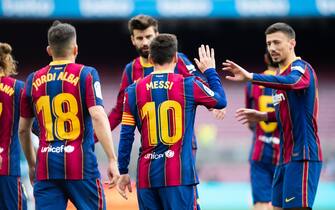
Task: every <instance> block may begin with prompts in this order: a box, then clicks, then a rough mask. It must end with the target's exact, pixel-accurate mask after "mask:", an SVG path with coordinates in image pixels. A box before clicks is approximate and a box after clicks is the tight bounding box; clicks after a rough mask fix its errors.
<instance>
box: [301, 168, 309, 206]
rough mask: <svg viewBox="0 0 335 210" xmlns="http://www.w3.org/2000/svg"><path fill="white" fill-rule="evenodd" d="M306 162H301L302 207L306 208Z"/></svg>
mask: <svg viewBox="0 0 335 210" xmlns="http://www.w3.org/2000/svg"><path fill="white" fill-rule="evenodd" d="M308 167H309V165H308V161H304V162H303V176H302V207H308Z"/></svg>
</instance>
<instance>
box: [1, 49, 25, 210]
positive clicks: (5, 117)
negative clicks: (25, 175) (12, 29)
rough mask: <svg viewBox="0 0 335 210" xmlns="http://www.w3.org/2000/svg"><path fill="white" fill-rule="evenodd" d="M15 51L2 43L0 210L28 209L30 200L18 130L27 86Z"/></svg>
mask: <svg viewBox="0 0 335 210" xmlns="http://www.w3.org/2000/svg"><path fill="white" fill-rule="evenodd" d="M11 52H12V48H11V46H10V45H9V44H7V43H0V125H1V126H0V135H1V138H0V194H1V196H0V209H13V210H15V209H18V210H21V209H27V199H26V196H25V193H24V190H23V187H22V183H21V180H20V176H21V175H20V142H19V135H18V126H19V118H20V98H21V97H20V96H21V92H22V90H23V86H24V83H23V82H22V81H19V80H16V79H14V78H12V77H10V76H11V75H15V74H16V61H15V60H14V59H13V57H12V55H11Z"/></svg>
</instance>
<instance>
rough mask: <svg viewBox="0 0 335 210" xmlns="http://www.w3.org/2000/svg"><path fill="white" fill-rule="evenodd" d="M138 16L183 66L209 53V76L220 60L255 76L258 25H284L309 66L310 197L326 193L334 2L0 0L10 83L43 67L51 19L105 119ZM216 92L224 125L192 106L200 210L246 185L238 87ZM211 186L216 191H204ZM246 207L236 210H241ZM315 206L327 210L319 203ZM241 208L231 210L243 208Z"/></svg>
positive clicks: (333, 89)
mask: <svg viewBox="0 0 335 210" xmlns="http://www.w3.org/2000/svg"><path fill="white" fill-rule="evenodd" d="M167 2H170V3H167ZM176 4H178V5H179V4H180V7H176V6H175V5H176ZM173 5H174V7H171V6H173ZM199 5H200V6H199ZM261 5H263V7H261ZM166 8H170V10H171V11H168V10H167V9H166ZM172 8H174V9H175V10H174V9H172ZM204 8H205V9H207V10H208V11H204ZM246 8H248V9H246ZM138 13H146V14H150V15H153V16H155V17H158V18H159V20H160V32H167V33H174V34H176V35H177V36H178V40H179V49H180V51H181V52H184V53H185V54H186V55H187V56H188V57H189V58H190V59H191V60H192V59H193V58H194V57H195V56H196V55H197V47H198V46H199V45H200V44H203V43H204V44H209V45H211V46H212V47H214V48H215V50H216V61H217V67H218V69H220V64H221V62H222V61H224V60H225V59H227V58H229V59H232V60H234V61H236V62H237V63H239V64H241V65H242V66H243V67H245V68H247V69H249V70H251V71H255V72H261V71H263V70H264V68H265V66H264V65H263V53H264V51H265V41H264V38H265V36H264V30H265V29H266V27H267V26H268V25H270V24H272V23H274V22H278V21H284V22H287V23H288V24H290V25H291V26H292V27H293V28H294V29H295V30H296V34H297V47H296V52H297V55H298V56H301V57H302V58H303V59H305V60H306V61H308V62H310V63H311V64H312V66H313V67H314V69H315V70H316V72H317V74H318V77H319V97H320V111H319V136H320V139H321V143H322V146H323V151H324V159H325V162H324V163H325V164H324V167H323V172H322V177H321V180H322V182H323V183H324V185H323V186H328V188H327V187H321V188H320V189H319V190H322V189H324V191H320V192H319V194H321V195H324V196H326V194H327V192H330V193H328V195H335V186H334V182H335V144H334V140H335V132H334V129H335V82H334V81H335V72H334V71H335V63H334V49H335V41H334V37H335V0H277V1H271V0H235V1H234V0H193V1H190V0H186V1H185V0H184V1H180V0H172V1H168V0H157V1H154V0H146V1H141V0H96V1H93V0H81V1H79V0H73V1H66V0H30V1H29V0H1V1H0V26H1V33H0V41H1V42H8V43H10V44H11V45H12V47H13V49H14V52H13V53H14V55H15V57H16V59H17V60H18V62H19V64H18V67H19V72H20V74H19V75H18V76H17V77H18V78H19V79H22V80H25V78H26V76H27V75H28V74H29V73H30V72H31V71H34V70H37V69H38V68H40V67H42V66H44V65H46V64H48V63H49V62H50V59H49V57H48V56H47V54H46V50H45V49H46V46H47V39H46V35H47V30H48V28H49V26H50V24H51V23H52V20H53V19H55V18H60V19H63V20H64V21H66V22H70V23H72V24H73V25H75V27H76V28H77V32H78V44H79V56H78V59H77V62H78V63H83V64H86V65H92V66H95V67H96V68H97V69H98V71H99V74H100V77H101V80H102V89H103V96H104V100H105V110H106V111H107V112H109V111H110V110H111V108H112V106H113V105H114V104H115V99H116V94H117V91H118V88H119V83H120V78H121V73H122V69H123V67H124V66H125V64H126V63H128V62H129V61H130V60H131V59H133V58H135V57H136V56H137V54H136V51H135V50H134V49H133V46H132V45H131V42H130V39H129V34H128V30H127V20H128V18H129V17H130V16H133V15H136V14H138ZM220 74H221V75H222V77H223V76H224V75H223V74H222V73H220ZM223 84H224V87H225V89H226V93H227V97H228V108H227V116H226V119H225V120H224V121H218V120H215V119H214V118H213V116H212V114H211V113H210V112H208V111H207V110H206V109H205V108H202V107H201V108H199V109H198V115H197V120H196V132H197V136H198V139H199V152H198V156H197V165H198V169H199V174H200V178H201V180H202V183H204V184H203V185H202V186H201V188H200V189H201V190H200V195H201V196H203V197H202V201H203V203H204V204H205V206H206V207H207V208H205V210H212V209H213V210H214V209H223V208H221V207H217V206H214V207H210V206H211V205H212V201H209V200H207V199H210V198H211V197H213V194H211V193H213V192H214V191H213V190H223V191H224V190H229V189H233V188H234V187H231V186H230V187H231V188H229V186H228V188H225V187H227V185H229V184H232V183H236V184H237V185H235V186H237V187H236V190H237V191H238V189H242V191H243V189H247V190H246V191H244V192H243V193H244V194H246V196H249V195H250V193H249V190H250V189H249V188H248V187H249V185H248V184H246V182H248V180H249V168H248V162H247V159H248V152H249V147H250V143H251V132H250V131H249V130H248V129H247V128H246V127H245V126H242V125H240V123H238V122H237V121H236V120H235V118H234V112H235V110H236V109H237V108H240V107H243V106H244V86H243V85H242V84H232V83H231V82H228V81H226V80H224V79H223ZM118 135H119V127H118V128H117V129H116V130H115V132H113V136H114V139H115V141H116V142H118V140H119V138H118ZM97 151H98V158H99V160H100V167H101V169H102V175H103V177H104V179H107V178H106V177H105V172H104V170H103V168H104V163H105V162H104V161H105V159H104V154H103V152H102V150H101V148H100V146H99V145H98V146H97ZM137 153H138V141H137V144H136V145H135V147H134V149H133V153H132V157H133V158H132V162H131V166H132V169H131V171H132V173H133V174H134V173H135V164H136V156H137ZM133 177H134V176H133ZM212 182H223V183H224V184H218V185H215V187H218V188H215V187H214V188H211V187H213V185H211V184H210V183H212ZM239 187H241V188H239ZM202 190H203V191H202ZM327 190H328V191H327ZM237 191H236V193H239V192H237ZM215 192H217V191H215ZM224 192H225V191H224ZM248 193H249V194H248ZM112 194H113V196H114V194H115V193H112ZM244 194H243V195H244ZM225 195H226V194H225ZM227 196H229V192H227ZM248 199H249V201H245V202H246V205H245V206H248V205H249V204H250V198H249V197H248ZM319 199H321V200H322V199H324V202H325V203H326V204H327V198H326V197H323V198H319ZM328 201H329V200H328ZM320 202H322V201H320ZM316 204H317V203H316ZM320 205H321V204H319V208H316V209H319V210H325V209H327V208H328V209H335V206H334V205H335V204H331V202H330V201H329V205H328V206H327V205H324V206H322V205H321V207H320ZM227 206H229V205H228V204H227V205H225V207H226V209H227V208H228V207H227ZM245 206H243V205H242V206H240V207H238V208H240V209H245V208H246V207H245ZM129 209H132V208H129ZM228 209H233V208H228ZM124 210H126V209H124Z"/></svg>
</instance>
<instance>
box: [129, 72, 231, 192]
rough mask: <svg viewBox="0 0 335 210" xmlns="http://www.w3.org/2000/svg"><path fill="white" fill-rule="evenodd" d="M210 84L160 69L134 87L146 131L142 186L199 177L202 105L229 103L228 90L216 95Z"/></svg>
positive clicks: (132, 98) (134, 108)
mask: <svg viewBox="0 0 335 210" xmlns="http://www.w3.org/2000/svg"><path fill="white" fill-rule="evenodd" d="M212 71H214V72H215V70H212ZM215 74H216V73H215ZM217 78H218V77H217ZM219 85H220V86H221V83H219ZM206 88H207V90H206ZM206 88H205V85H204V84H203V83H201V82H199V81H198V80H197V79H196V77H194V76H191V77H187V78H184V77H183V76H182V75H180V74H175V73H166V72H165V73H164V72H154V73H152V74H150V75H149V76H147V77H145V78H144V79H142V80H140V81H139V82H137V83H136V84H134V85H132V86H130V87H129V88H128V90H127V94H128V99H129V109H130V110H131V113H133V114H134V116H135V121H136V124H137V126H138V129H139V131H140V133H141V154H140V157H139V167H138V168H139V169H138V179H137V180H138V185H139V187H140V188H146V187H162V186H178V185H192V184H196V183H198V178H197V175H196V170H195V165H194V158H193V155H192V137H193V127H194V119H195V111H196V106H197V105H199V104H203V105H206V106H208V107H215V106H216V105H218V104H219V105H218V108H219V107H222V108H223V107H224V106H225V103H226V102H225V96H222V97H221V96H217V95H216V97H218V98H214V97H215V96H214V92H213V91H211V90H210V89H209V88H208V87H206ZM220 88H222V87H220ZM207 91H208V92H207ZM127 109H128V107H125V110H127Z"/></svg>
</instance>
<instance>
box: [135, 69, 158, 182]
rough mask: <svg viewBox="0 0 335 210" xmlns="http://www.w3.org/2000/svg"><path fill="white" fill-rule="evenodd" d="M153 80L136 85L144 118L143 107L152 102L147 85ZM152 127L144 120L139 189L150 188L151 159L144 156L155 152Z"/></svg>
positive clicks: (139, 105)
mask: <svg viewBox="0 0 335 210" xmlns="http://www.w3.org/2000/svg"><path fill="white" fill-rule="evenodd" d="M151 79H152V75H150V76H148V77H146V78H145V79H144V80H148V82H141V83H139V84H138V85H136V90H135V91H136V100H137V102H138V106H137V109H138V110H137V111H138V116H139V117H140V118H141V117H142V113H141V110H142V107H143V106H144V105H145V103H146V102H150V101H152V95H151V89H150V90H147V89H146V86H145V85H146V83H150V81H151ZM149 132H150V127H149V122H148V119H147V117H146V118H144V119H142V127H141V132H140V133H141V140H142V143H141V148H142V153H141V156H140V158H139V161H138V180H139V181H138V184H139V188H148V187H150V165H151V159H150V158H144V156H145V155H146V154H148V153H151V152H153V150H154V146H150V144H149V141H150V139H149V137H150V134H149Z"/></svg>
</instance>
